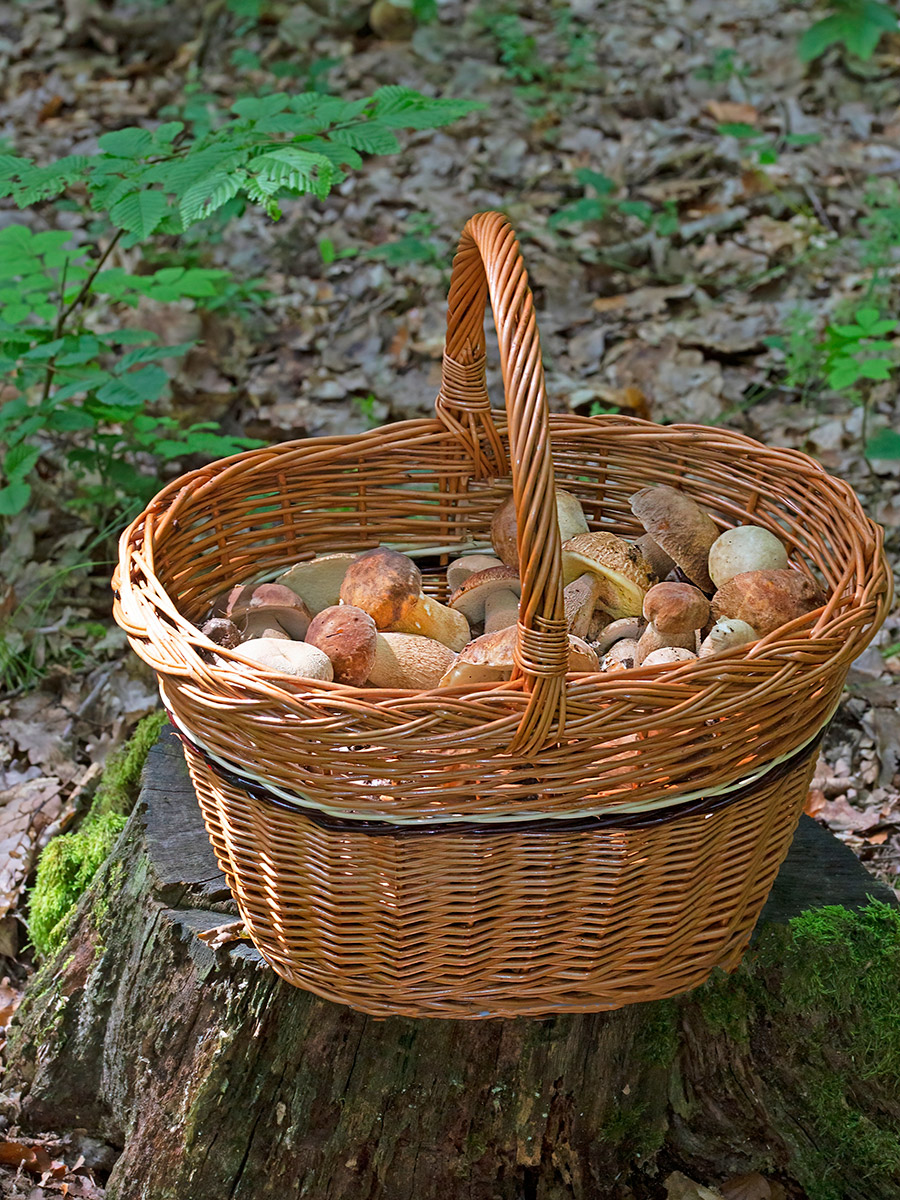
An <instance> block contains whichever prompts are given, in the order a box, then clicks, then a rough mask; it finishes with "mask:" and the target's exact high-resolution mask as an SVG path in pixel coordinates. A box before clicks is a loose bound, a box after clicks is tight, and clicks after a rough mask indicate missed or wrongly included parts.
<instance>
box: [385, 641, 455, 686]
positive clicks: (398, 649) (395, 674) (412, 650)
mask: <svg viewBox="0 0 900 1200" xmlns="http://www.w3.org/2000/svg"><path fill="white" fill-rule="evenodd" d="M455 658H456V655H455V654H454V653H453V651H452V650H451V649H450V648H449V647H448V646H445V645H443V643H441V642H436V641H435V640H434V639H433V638H426V637H419V636H418V635H417V634H414V633H379V634H378V636H377V637H376V639H375V661H374V663H373V665H372V669H371V670H370V671H369V683H371V684H372V685H373V686H374V687H383V688H417V689H422V690H428V689H430V688H434V687H437V686H438V684H439V683H441V682H442V676H443V675H444V672H445V671H446V670H447V669H448V668H449V667H450V665H451V664H452V663H453V661H454V660H455Z"/></svg>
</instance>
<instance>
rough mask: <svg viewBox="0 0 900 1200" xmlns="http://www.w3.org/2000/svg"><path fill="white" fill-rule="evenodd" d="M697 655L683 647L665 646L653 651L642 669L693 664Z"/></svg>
mask: <svg viewBox="0 0 900 1200" xmlns="http://www.w3.org/2000/svg"><path fill="white" fill-rule="evenodd" d="M696 657H697V655H696V654H695V653H694V652H693V650H685V649H683V647H681V646H663V647H662V648H661V649H659V650H653V651H652V652H651V653H650V654H648V655H647V657H646V658H645V659H644V660H643V662H642V663H641V666H642V667H659V666H662V665H663V664H664V663H682V662H693V661H694V660H695V659H696Z"/></svg>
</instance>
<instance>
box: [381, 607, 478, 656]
mask: <svg viewBox="0 0 900 1200" xmlns="http://www.w3.org/2000/svg"><path fill="white" fill-rule="evenodd" d="M390 632H392V633H408V634H417V635H418V636H420V637H426V638H433V639H434V640H435V641H438V642H442V643H443V644H444V645H445V646H449V647H450V649H451V650H456V651H459V650H462V648H463V646H465V644H466V642H468V640H469V638H470V637H471V633H470V630H469V622H468V621H467V620H466V618H465V617H464V616H463V615H462V613H458V612H455V611H454V610H453V609H452V608H448V607H447V605H446V604H441V603H440V602H439V601H437V600H432V598H431V597H430V596H426V595H425V593H424V592H423V593H421V595H420V596H419V598H418V600H416V602H415V604H414V605H413V607H412V608H411V609H410V611H409V612H408V613H406V614H405V615H404V616H402V617H401V618H400V619H399V620H398V621H395V622H394V623H393V625H392V626H391V630H390Z"/></svg>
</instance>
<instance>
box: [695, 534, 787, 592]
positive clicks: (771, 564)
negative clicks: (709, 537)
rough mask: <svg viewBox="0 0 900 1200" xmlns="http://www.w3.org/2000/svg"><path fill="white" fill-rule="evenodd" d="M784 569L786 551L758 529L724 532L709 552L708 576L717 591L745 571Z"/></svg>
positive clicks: (769, 535) (770, 535)
mask: <svg viewBox="0 0 900 1200" xmlns="http://www.w3.org/2000/svg"><path fill="white" fill-rule="evenodd" d="M787 565H788V556H787V550H786V549H785V548H784V546H783V545H782V543H781V542H780V541H779V540H778V538H777V537H776V536H775V534H774V533H770V532H769V531H768V529H763V528H762V527H761V526H760V525H738V526H737V527H736V528H734V529H726V530H725V532H724V533H720V534H719V536H718V537H717V538H716V540H715V541H714V542H713V544H712V545H711V546H710V548H709V575H710V578H711V579H712V581H713V583H714V584H715V585H716V587H717V588H720V587H723V586H724V585H725V584H726V583H727V582H728V580H729V579H733V578H734V577H735V575H742V574H743V573H744V572H745V571H780V570H784V569H785V568H786V567H787Z"/></svg>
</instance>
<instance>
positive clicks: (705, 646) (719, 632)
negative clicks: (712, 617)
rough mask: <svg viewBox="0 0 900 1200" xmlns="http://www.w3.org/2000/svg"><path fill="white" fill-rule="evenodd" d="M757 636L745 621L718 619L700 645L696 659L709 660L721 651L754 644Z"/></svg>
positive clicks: (726, 618) (729, 618) (732, 618)
mask: <svg viewBox="0 0 900 1200" xmlns="http://www.w3.org/2000/svg"><path fill="white" fill-rule="evenodd" d="M758 637H759V634H758V633H757V632H756V630H755V629H754V628H753V626H752V625H748V624H747V622H746V621H738V620H737V619H736V618H734V617H720V619H719V620H718V621H716V623H715V625H713V627H712V629H710V631H709V633H708V634H707V635H706V637H705V638H704V639H703V641H702V642H701V643H700V649H699V651H698V658H709V656H710V655H712V654H719V653H721V651H723V650H732V649H733V648H734V647H735V646H746V645H747V644H748V642H755V641H756V640H757V638H758Z"/></svg>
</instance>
